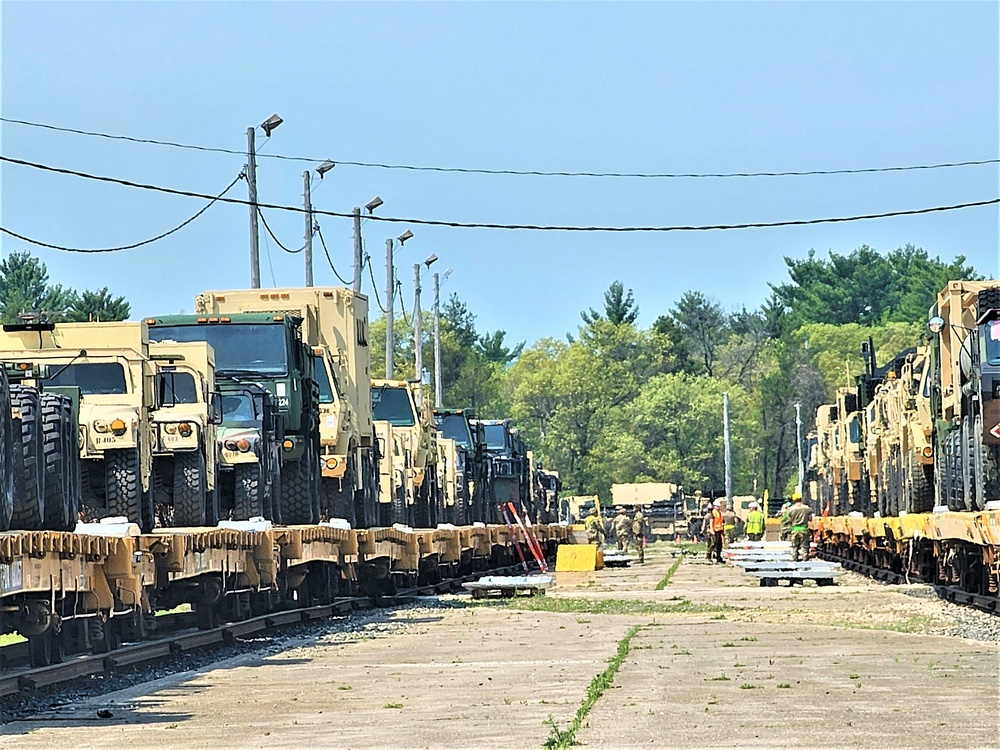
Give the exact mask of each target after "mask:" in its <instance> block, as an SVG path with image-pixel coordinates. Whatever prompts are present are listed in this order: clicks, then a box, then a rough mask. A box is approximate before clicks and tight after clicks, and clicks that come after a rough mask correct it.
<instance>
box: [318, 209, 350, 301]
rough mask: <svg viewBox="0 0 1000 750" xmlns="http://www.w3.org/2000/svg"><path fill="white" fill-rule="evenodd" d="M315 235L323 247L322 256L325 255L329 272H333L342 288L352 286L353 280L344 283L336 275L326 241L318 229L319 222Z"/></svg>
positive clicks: (341, 278)
mask: <svg viewBox="0 0 1000 750" xmlns="http://www.w3.org/2000/svg"><path fill="white" fill-rule="evenodd" d="M316 234H318V235H319V241H320V244H321V245H323V254H324V255H326V262H327V263H328V264H329V265H330V270H331V271H333V275H334V276H336V277H337V278H338V279H339V280H340V283H341V284H343V285H344V286H354V280H353V279H351V280H350V281H345V280H344V277H343V276H341V275H340V274H339V273H337V267H336V266H334V265H333V258H331V257H330V251H329V250H327V249H326V240H324V239H323V230H322V229H320V227H319V222H316Z"/></svg>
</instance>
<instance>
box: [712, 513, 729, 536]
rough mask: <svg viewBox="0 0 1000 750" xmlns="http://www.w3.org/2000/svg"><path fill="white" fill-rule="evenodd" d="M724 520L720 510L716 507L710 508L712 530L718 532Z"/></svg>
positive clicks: (721, 528) (722, 526)
mask: <svg viewBox="0 0 1000 750" xmlns="http://www.w3.org/2000/svg"><path fill="white" fill-rule="evenodd" d="M725 523H726V522H725V521H724V520H723V518H722V511H720V510H719V509H718V508H713V509H712V531H713V532H715V533H718V532H720V531H722V530H723V528H724V527H725Z"/></svg>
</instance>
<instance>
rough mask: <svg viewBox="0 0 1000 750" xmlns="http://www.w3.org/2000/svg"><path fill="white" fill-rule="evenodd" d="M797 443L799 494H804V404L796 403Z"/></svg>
mask: <svg viewBox="0 0 1000 750" xmlns="http://www.w3.org/2000/svg"><path fill="white" fill-rule="evenodd" d="M795 445H796V446H797V447H798V449H799V451H798V455H799V484H798V490H799V494H800V495H801V494H802V485H803V482H804V480H805V466H804V465H803V463H802V404H798V403H797V404H795Z"/></svg>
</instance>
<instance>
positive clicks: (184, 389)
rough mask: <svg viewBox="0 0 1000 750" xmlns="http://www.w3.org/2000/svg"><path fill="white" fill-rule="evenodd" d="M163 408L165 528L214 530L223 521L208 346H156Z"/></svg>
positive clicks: (217, 412)
mask: <svg viewBox="0 0 1000 750" xmlns="http://www.w3.org/2000/svg"><path fill="white" fill-rule="evenodd" d="M149 356H150V359H152V360H153V364H154V367H155V370H156V379H155V387H156V389H157V402H158V403H159V405H160V408H159V409H157V410H156V411H155V412H154V413H153V427H154V430H153V434H154V436H155V442H154V444H153V489H154V499H155V502H156V509H157V515H158V517H160V518H162V522H161V525H164V526H206V525H207V526H215V525H216V524H217V523H218V522H219V520H221V512H220V509H219V493H218V489H219V488H218V475H219V448H218V436H217V434H216V427H217V425H218V424H219V423H220V422H221V421H222V404H221V403H220V401H219V394H218V393H217V392H216V390H215V352H214V351H213V350H212V347H211V346H210V345H209V344H207V343H205V342H204V341H191V342H186V343H183V344H181V343H176V342H173V341H164V342H152V343H150V345H149Z"/></svg>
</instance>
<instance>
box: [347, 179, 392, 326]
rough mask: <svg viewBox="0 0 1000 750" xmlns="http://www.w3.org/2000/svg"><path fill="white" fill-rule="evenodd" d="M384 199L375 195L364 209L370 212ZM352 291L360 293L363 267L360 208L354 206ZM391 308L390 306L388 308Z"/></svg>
mask: <svg viewBox="0 0 1000 750" xmlns="http://www.w3.org/2000/svg"><path fill="white" fill-rule="evenodd" d="M384 202H385V201H383V200H382V199H381V198H379V197H378V196H377V195H376V196H375V197H374V198H372V199H371V200H370V201H368V202H367V203H366V204H365V210H366V211H367V212H368V213H369V214H371V213H374V211H375V209H376V208H378V207H379V206H381V205H382V204H383V203H384ZM353 213H354V293H355V294H360V293H361V269H362V268H363V267H364V258H363V257H362V256H363V254H364V249H363V247H362V244H361V209H360V208H358V207H357V206H355V207H354V211H353ZM389 309H390V310H391V309H392V308H391V307H390V308H389Z"/></svg>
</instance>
